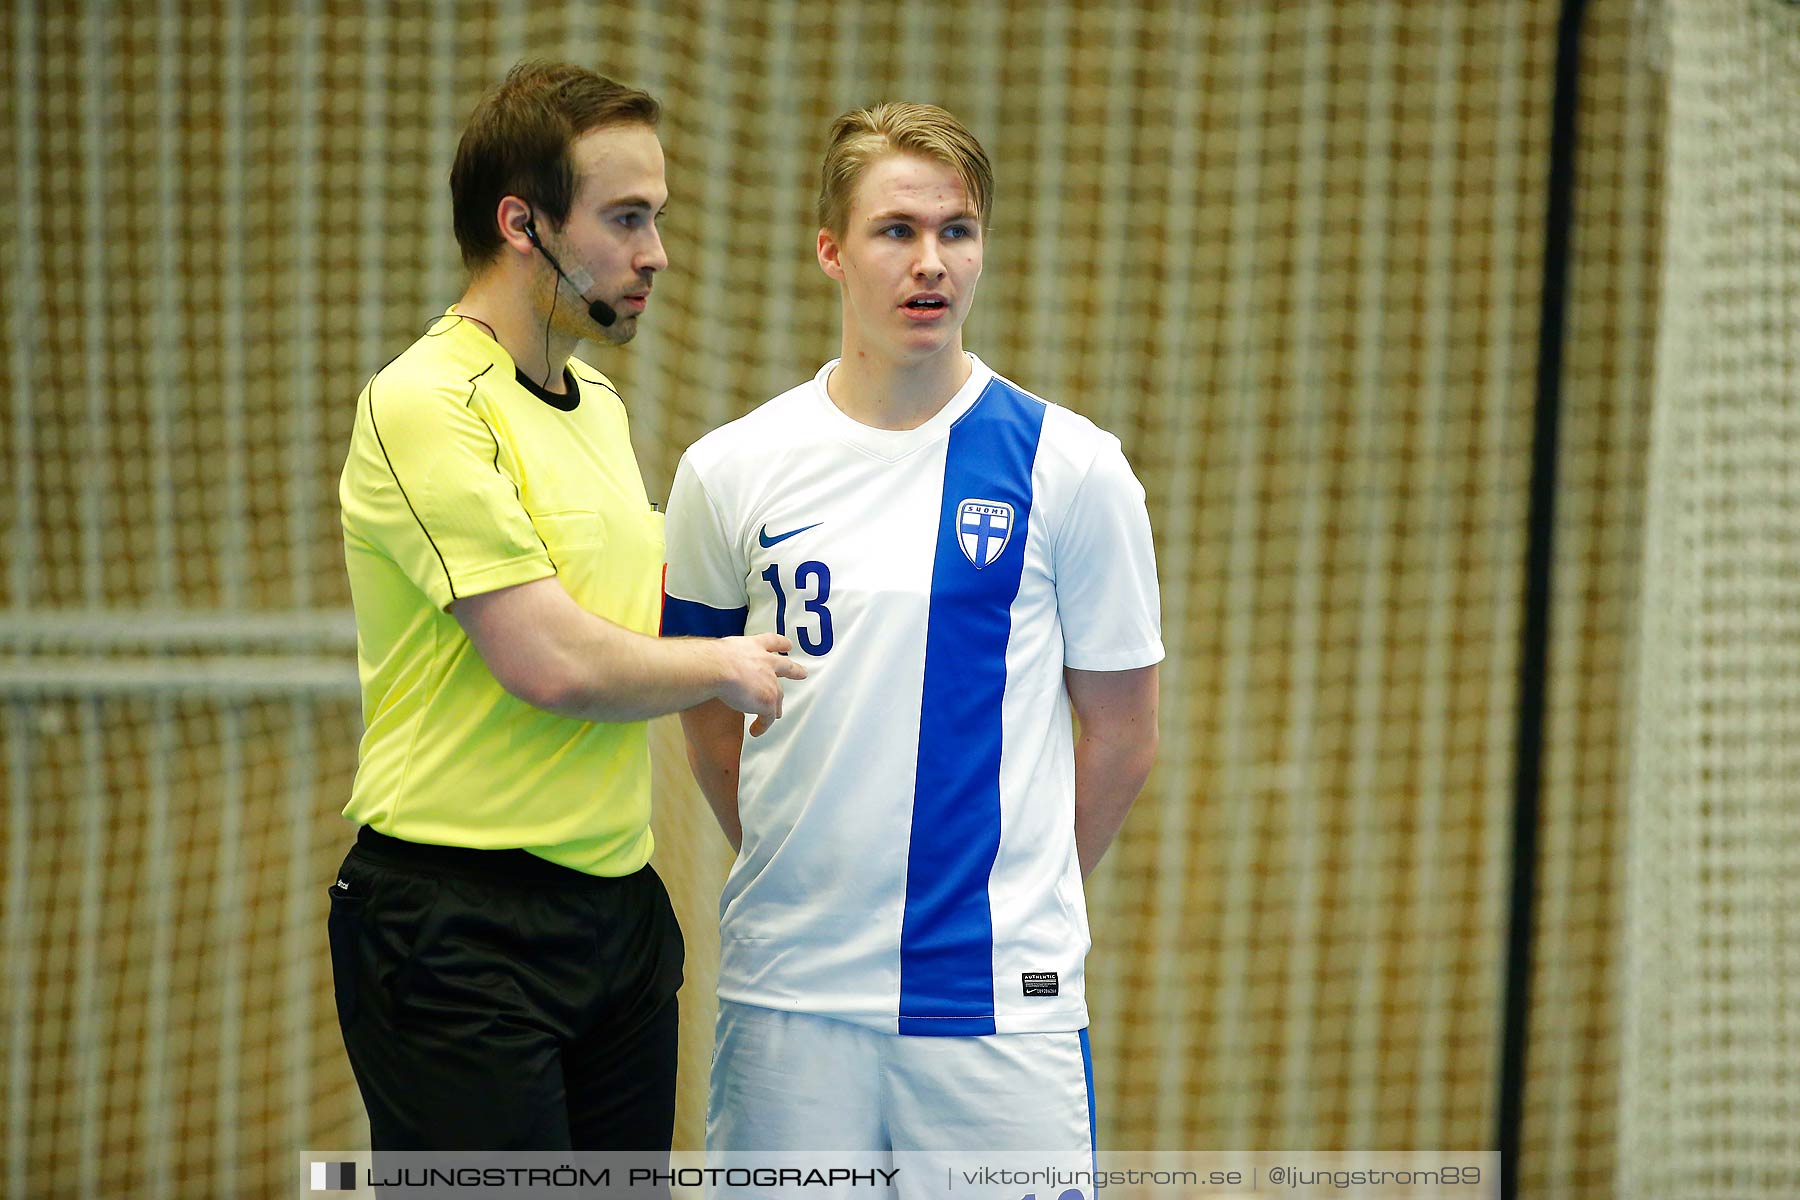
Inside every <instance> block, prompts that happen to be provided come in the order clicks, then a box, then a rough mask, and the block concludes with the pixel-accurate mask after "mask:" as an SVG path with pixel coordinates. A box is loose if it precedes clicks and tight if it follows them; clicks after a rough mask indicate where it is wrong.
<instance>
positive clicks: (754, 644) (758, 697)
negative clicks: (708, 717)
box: [718, 633, 806, 737]
mask: <svg viewBox="0 0 1800 1200" xmlns="http://www.w3.org/2000/svg"><path fill="white" fill-rule="evenodd" d="M718 646H719V649H720V652H721V655H722V657H723V659H724V663H723V664H722V665H723V667H724V680H723V681H722V682H721V684H720V685H719V699H720V700H723V701H724V702H725V703H726V704H729V705H730V706H731V707H733V708H735V709H737V710H738V711H739V712H741V713H750V714H752V715H753V716H755V717H756V720H754V721H752V722H751V723H750V736H751V737H761V736H762V735H763V734H764V733H765V732H767V730H768V728H769V725H770V723H771V722H773V721H774V720H775V718H777V717H779V716H780V715H781V681H782V680H783V679H805V678H806V668H805V667H803V666H801V665H800V664H799V663H797V662H795V661H794V660H793V659H791V658H786V657H783V656H784V655H786V654H787V652H788V651H789V650H791V649H793V643H792V642H790V641H788V640H787V639H786V638H784V637H782V636H781V635H780V634H778V633H755V634H751V635H749V636H747V637H731V638H721V639H720V640H719V642H718Z"/></svg>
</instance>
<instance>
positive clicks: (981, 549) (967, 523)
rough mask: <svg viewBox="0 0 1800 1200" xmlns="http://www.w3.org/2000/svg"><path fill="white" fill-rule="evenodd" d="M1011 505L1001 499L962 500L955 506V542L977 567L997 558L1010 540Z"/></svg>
mask: <svg viewBox="0 0 1800 1200" xmlns="http://www.w3.org/2000/svg"><path fill="white" fill-rule="evenodd" d="M1012 530H1013V506H1012V505H1010V504H1008V503H1007V502H1006V501H1004V500H964V501H963V502H962V503H961V504H959V505H957V506H956V544H957V545H959V546H961V547H962V552H963V557H964V558H966V559H968V560H969V561H970V562H972V563H974V564H975V569H976V570H977V571H979V570H981V568H983V567H985V566H987V565H988V564H989V563H991V562H993V561H994V560H995V559H996V558H999V557H1000V555H1001V553H1002V552H1004V551H1005V549H1006V543H1007V542H1009V541H1011V540H1012Z"/></svg>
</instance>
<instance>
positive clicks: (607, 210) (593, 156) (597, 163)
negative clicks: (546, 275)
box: [553, 125, 669, 345]
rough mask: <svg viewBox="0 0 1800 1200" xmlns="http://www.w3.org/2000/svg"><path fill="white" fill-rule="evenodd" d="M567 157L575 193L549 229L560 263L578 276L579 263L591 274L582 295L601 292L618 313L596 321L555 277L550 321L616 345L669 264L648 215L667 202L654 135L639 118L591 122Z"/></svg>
mask: <svg viewBox="0 0 1800 1200" xmlns="http://www.w3.org/2000/svg"><path fill="white" fill-rule="evenodd" d="M569 151H570V155H571V157H572V158H573V160H574V163H575V178H576V181H577V182H576V185H575V200H574V203H573V204H571V205H570V207H569V219H568V221H567V222H566V223H565V224H564V225H563V227H562V229H560V230H559V231H557V233H556V234H554V235H553V237H554V238H555V242H554V243H553V252H554V253H555V254H556V257H557V259H558V261H560V262H561V263H562V264H563V269H564V270H566V271H568V272H569V273H570V274H571V275H574V276H576V277H577V278H579V275H578V273H577V272H576V269H575V268H576V265H577V264H579V265H580V266H581V267H582V269H584V270H586V271H587V273H588V274H589V275H592V276H593V278H594V283H593V286H592V287H590V288H589V289H588V290H587V295H586V298H587V300H604V301H606V303H607V304H609V305H611V306H612V308H613V311H614V312H616V313H618V314H619V317H618V320H617V321H615V322H613V324H612V325H611V326H608V327H606V328H604V329H602V328H599V327H598V326H596V325H595V323H594V321H593V320H592V319H591V318H590V317H589V316H588V314H587V304H586V303H585V302H582V301H579V300H577V298H576V297H575V296H574V294H573V290H572V289H571V288H570V287H569V285H568V284H566V283H565V284H563V285H562V290H561V292H560V294H559V296H558V299H557V304H556V315H555V318H554V325H555V328H556V329H557V331H558V332H560V333H567V334H569V335H570V336H572V337H576V338H591V337H594V336H596V333H598V336H602V337H604V338H605V339H606V340H607V341H609V342H611V343H613V344H614V345H623V344H624V343H626V342H629V341H630V340H631V339H632V338H633V337H634V336H635V335H636V334H637V323H638V317H639V316H640V315H641V314H642V313H643V311H644V309H645V307H646V306H647V305H648V304H649V302H650V288H651V284H652V281H653V280H654V278H655V276H656V273H657V272H658V271H661V270H662V269H663V268H665V267H667V266H668V265H669V260H668V256H667V255H665V254H664V253H663V244H662V235H661V234H660V233H659V232H658V231H657V228H656V222H657V219H658V218H659V217H661V216H662V210H663V206H664V205H666V204H667V203H668V202H669V187H668V184H667V183H666V182H665V181H664V178H663V152H662V143H661V142H659V141H658V140H657V138H656V131H655V130H653V129H651V128H650V127H649V126H647V125H614V126H610V127H608V128H605V129H592V130H589V131H588V132H587V133H584V134H582V135H581V136H580V137H578V138H576V139H575V141H574V143H573V144H572V145H571V146H570V148H569Z"/></svg>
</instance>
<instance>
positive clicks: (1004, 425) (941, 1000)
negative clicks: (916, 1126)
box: [899, 379, 1044, 1036]
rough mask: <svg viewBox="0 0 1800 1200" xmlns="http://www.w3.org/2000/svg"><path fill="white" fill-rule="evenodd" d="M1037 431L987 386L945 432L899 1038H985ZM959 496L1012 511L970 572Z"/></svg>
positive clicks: (1019, 406)
mask: <svg viewBox="0 0 1800 1200" xmlns="http://www.w3.org/2000/svg"><path fill="white" fill-rule="evenodd" d="M1043 424H1044V404H1043V402H1042V401H1041V400H1036V399H1033V398H1032V397H1030V396H1027V395H1025V394H1024V393H1023V392H1020V391H1018V390H1017V389H1015V388H1012V387H1009V386H1007V384H1006V383H1005V382H1004V381H1003V380H999V379H996V380H994V381H993V382H992V383H990V384H988V386H987V388H986V389H985V390H984V391H983V392H982V394H981V396H980V398H978V399H977V400H976V402H975V404H974V405H973V406H972V407H971V408H970V409H969V411H968V412H967V413H965V414H963V416H962V417H961V418H959V419H958V420H957V422H956V424H955V425H953V426H952V427H951V429H950V441H949V446H948V448H947V450H946V451H945V456H944V492H943V497H942V500H941V503H940V506H939V512H938V537H937V556H936V559H935V561H934V562H933V564H932V571H931V605H930V616H929V617H928V619H927V623H926V628H925V686H924V695H923V703H922V704H921V711H920V714H919V754H918V768H917V775H916V777H915V780H914V785H913V811H912V840H911V843H910V845H909V846H908V849H907V856H906V911H905V915H904V917H903V918H902V920H901V926H900V1013H899V1016H900V1032H901V1033H904V1034H939V1035H951V1036H957V1035H977V1034H988V1033H993V1032H994V921H993V913H992V911H991V910H990V908H989V906H988V877H989V876H990V875H991V874H992V873H993V869H994V857H995V855H996V854H998V853H999V850H1000V745H1001V727H1000V712H1001V702H1002V701H1003V700H1004V699H1005V696H1006V645H1007V641H1008V639H1009V638H1010V637H1011V635H1012V604H1013V600H1014V599H1015V598H1016V597H1017V596H1018V594H1019V578H1020V575H1021V574H1022V572H1023V568H1024V564H1025V539H1026V535H1027V534H1028V532H1029V531H1030V528H1031V524H1030V517H1031V467H1032V463H1033V462H1034V461H1035V459H1036V458H1037V447H1038V435H1039V434H1040V433H1041V432H1042V430H1043ZM965 500H998V501H1002V502H1004V503H1006V504H1009V505H1011V506H1012V509H1013V518H1012V526H1011V532H1010V534H1009V536H1008V538H1007V541H1006V546H1005V549H1003V550H1002V551H1001V552H1000V554H999V556H998V557H997V558H995V559H994V561H993V562H991V563H987V564H985V565H984V566H982V567H981V568H979V569H977V568H976V566H975V564H974V562H973V561H972V560H971V559H970V558H969V557H968V556H967V555H965V554H964V553H963V549H962V545H961V543H960V541H959V540H958V529H957V526H958V525H959V524H960V521H959V519H958V513H959V510H960V509H961V506H962V503H963V501H965ZM977 540H978V541H979V538H978V539H977ZM976 553H978V554H979V553H980V550H979V549H978V550H977V551H976Z"/></svg>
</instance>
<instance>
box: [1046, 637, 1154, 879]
mask: <svg viewBox="0 0 1800 1200" xmlns="http://www.w3.org/2000/svg"><path fill="white" fill-rule="evenodd" d="M1157 674H1158V673H1157V668H1156V667H1154V666H1150V667H1140V668H1137V669H1136V670H1131V671H1076V670H1065V671H1064V672H1063V678H1064V680H1065V681H1066V683H1067V685H1068V689H1069V705H1070V707H1071V708H1073V709H1074V711H1075V719H1076V722H1077V732H1076V740H1075V853H1076V855H1077V856H1078V857H1079V859H1080V861H1081V875H1082V878H1084V879H1085V878H1086V877H1087V876H1088V875H1090V874H1092V872H1093V870H1094V868H1095V867H1096V866H1098V865H1099V863H1100V859H1101V857H1102V856H1103V855H1105V853H1106V850H1107V847H1109V846H1111V845H1112V843H1113V839H1114V838H1115V837H1117V836H1118V833H1119V830H1120V828H1121V827H1123V826H1124V824H1125V817H1126V814H1128V813H1129V812H1130V811H1131V805H1132V802H1133V801H1135V800H1136V799H1137V796H1138V793H1139V792H1140V791H1142V790H1143V787H1144V780H1146V779H1148V778H1149V777H1150V767H1151V765H1152V764H1153V763H1154V762H1155V761H1156V738H1157V735H1156V705H1157Z"/></svg>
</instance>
